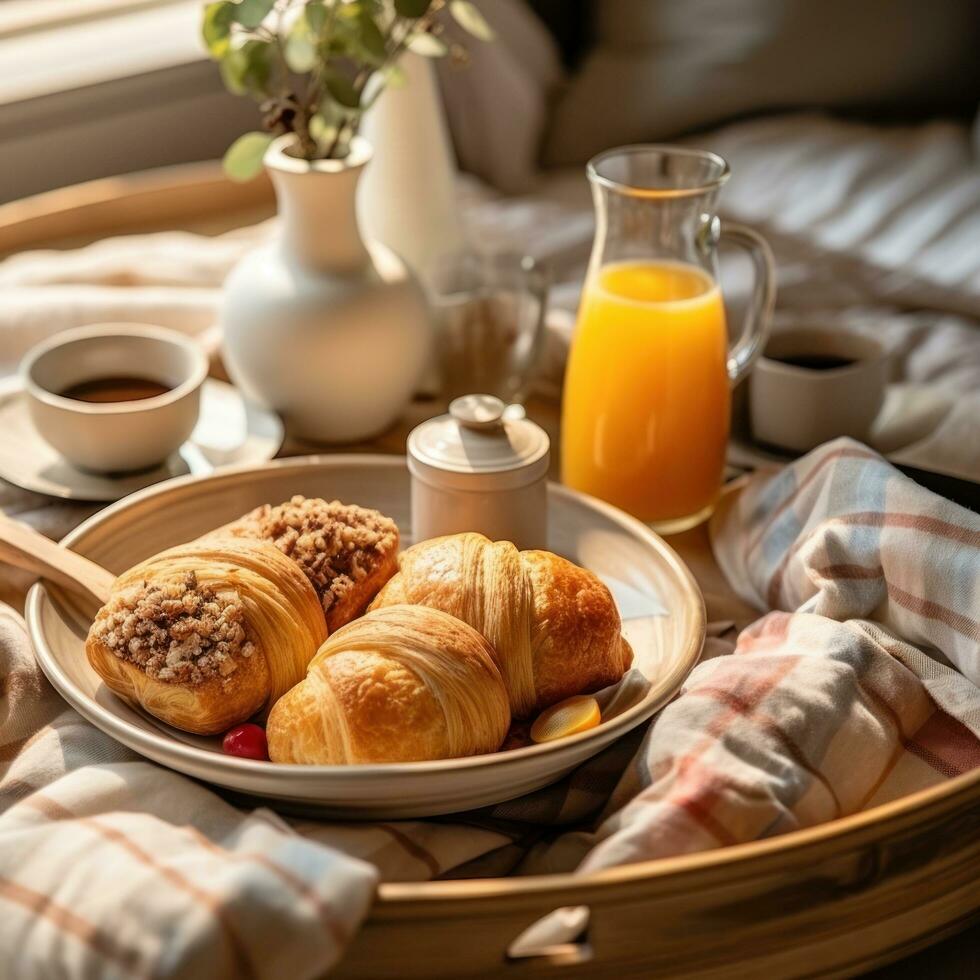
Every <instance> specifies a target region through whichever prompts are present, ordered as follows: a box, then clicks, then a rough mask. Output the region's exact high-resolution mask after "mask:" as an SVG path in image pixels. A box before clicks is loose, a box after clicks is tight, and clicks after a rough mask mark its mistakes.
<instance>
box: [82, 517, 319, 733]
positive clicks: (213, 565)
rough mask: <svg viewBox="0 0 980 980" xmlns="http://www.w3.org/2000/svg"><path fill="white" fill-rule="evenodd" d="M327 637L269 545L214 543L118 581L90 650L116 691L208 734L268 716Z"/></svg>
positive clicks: (290, 564)
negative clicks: (267, 711)
mask: <svg viewBox="0 0 980 980" xmlns="http://www.w3.org/2000/svg"><path fill="white" fill-rule="evenodd" d="M326 636H327V626H326V622H325V621H324V618H323V610H322V608H321V606H320V601H319V599H318V597H317V594H316V591H315V590H314V589H313V586H312V585H311V584H310V582H309V580H308V579H307V578H306V576H305V575H304V574H303V572H302V570H301V569H300V567H299V565H297V564H296V562H294V561H293V560H292V559H290V558H287V557H286V555H284V554H283V553H282V552H281V551H280V550H279V549H278V548H276V547H275V546H274V545H272V544H270V543H269V542H267V541H258V540H252V539H248V538H234V537H231V536H225V537H219V536H214V535H211V536H208V537H207V538H206V539H200V540H198V541H192V542H191V543H190V544H186V545H180V546H178V547H176V548H171V549H170V550H169V551H164V552H161V553H160V554H159V555H155V556H154V557H152V558H149V559H147V560H146V561H144V562H141V563H140V564H139V565H136V566H135V567H134V568H131V569H130V570H129V571H128V572H124V573H123V574H122V575H120V576H119V578H118V579H116V582H115V584H114V585H113V588H112V593H111V595H110V597H109V601H108V602H107V603H106V604H105V605H104V606H103V607H102V609H100V610H99V613H98V615H97V616H96V618H95V622H94V623H93V624H92V627H91V629H90V630H89V635H88V640H87V641H86V644H85V652H86V654H87V655H88V660H89V663H90V664H91V665H92V667H93V669H94V670H95V671H96V673H97V674H98V675H99V676H100V677H101V678H102V679H103V681H105V683H106V685H107V686H108V687H109V688H110V689H111V690H112V691H113V692H115V693H116V694H118V695H120V696H121V697H124V698H126V699H127V700H129V701H135V702H136V703H137V704H139V705H140V706H142V707H143V708H145V709H146V710H147V711H149V712H150V714H152V715H154V716H155V717H157V718H160V719H161V720H162V721H165V722H167V723H168V724H170V725H174V726H175V727H176V728H182V729H184V730H185V731H188V732H195V733H196V734H200V735H209V734H214V733H216V732H221V731H224V730H225V729H227V728H229V727H230V726H231V725H235V724H237V723H239V722H241V721H244V720H245V719H246V718H249V717H251V716H252V715H253V714H255V713H256V712H259V711H262V710H265V709H267V708H270V707H272V705H273V704H274V703H275V701H276V700H278V699H279V698H280V697H281V696H282V695H283V694H285V692H286V691H288V690H289V689H290V688H291V687H292V686H293V685H294V684H295V683H296V682H297V681H298V680H299V679H300V678H302V677H303V676H304V675H305V673H306V667H307V665H308V664H309V662H310V659H311V658H312V657H313V654H314V653H315V652H316V650H317V647H319V645H320V644H321V643H322V642H323V641H324V639H326Z"/></svg>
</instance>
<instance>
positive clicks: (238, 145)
mask: <svg viewBox="0 0 980 980" xmlns="http://www.w3.org/2000/svg"><path fill="white" fill-rule="evenodd" d="M271 142H272V136H270V135H269V133H258V132H255V133H246V134H245V135H244V136H239V137H238V139H237V140H235V142H234V143H232V144H231V146H229V147H228V150H227V152H226V153H225V157H224V160H222V166H223V167H224V171H225V173H226V174H227V175H228V176H229V177H230V178H231V179H232V180H235V181H246V180H251V179H252V178H253V177H255V176H257V175H258V174H259V173H260V172H261V170H262V158H263V157H264V156H265V151H266V150H267V149H268V148H269V144H270V143H271Z"/></svg>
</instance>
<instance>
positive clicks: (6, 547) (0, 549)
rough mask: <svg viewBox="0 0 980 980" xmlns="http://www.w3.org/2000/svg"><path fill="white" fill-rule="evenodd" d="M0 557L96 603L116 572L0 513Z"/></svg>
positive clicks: (101, 600) (104, 596) (104, 595)
mask: <svg viewBox="0 0 980 980" xmlns="http://www.w3.org/2000/svg"><path fill="white" fill-rule="evenodd" d="M0 561H2V562H6V563H7V564H9V565H15V566H17V568H23V569H26V570H27V571H29V572H34V573H36V574H37V575H39V576H40V577H41V578H43V579H47V580H48V581H49V582H53V583H54V584H55V585H60V586H61V587H62V588H64V589H69V590H70V591H72V592H74V593H76V594H79V595H82V596H85V597H88V596H93V597H94V598H95V599H96V600H97V601H98V603H99V605H100V606H102V605H104V604H105V603H106V601H107V600H108V598H109V590H110V589H111V588H112V583H113V582H114V581H115V580H116V576H115V575H113V574H112V572H110V571H107V570H106V569H104V568H103V567H102V566H101V565H96V563H95V562H94V561H90V560H89V559H88V558H83V557H82V556H81V555H78V554H75V552H74V551H69V550H68V549H67V548H62V547H61V545H59V544H55V542H54V541H52V540H51V539H50V538H46V537H45V536H44V535H43V534H39V533H38V532H37V531H35V530H34V529H33V528H32V527H28V526H27V525H26V524H22V523H21V522H20V521H14V520H11V519H10V518H9V517H5V516H4V515H2V514H0Z"/></svg>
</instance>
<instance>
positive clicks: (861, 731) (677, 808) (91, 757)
mask: <svg viewBox="0 0 980 980" xmlns="http://www.w3.org/2000/svg"><path fill="white" fill-rule="evenodd" d="M713 542H714V547H715V553H716V557H717V560H718V563H719V565H720V566H721V568H722V569H723V571H724V572H725V574H726V575H727V577H728V579H729V581H730V583H731V585H732V586H733V587H734V589H735V590H736V591H737V592H738V593H739V594H740V595H741V596H742V597H743V598H744V599H746V600H748V601H750V602H752V603H754V604H756V605H758V606H759V607H760V609H769V610H771V611H770V612H768V613H767V614H766V615H764V616H763V617H762V618H761V619H759V620H758V621H757V622H756V623H754V624H753V625H752V626H751V627H749V628H748V629H746V630H744V631H743V632H742V634H741V635H740V636H739V637H738V641H737V644H735V646H734V650H732V645H731V643H728V644H727V645H726V644H725V642H724V639H723V638H722V639H718V638H716V639H715V640H714V641H713V642H712V644H711V646H710V651H711V654H712V656H711V658H710V659H708V660H707V661H706V662H704V663H702V664H701V666H699V667H698V668H697V669H696V670H695V671H694V673H693V674H692V675H691V677H690V678H689V680H688V682H687V684H686V685H685V688H684V692H683V693H682V694H681V696H680V697H678V699H677V700H676V701H674V703H673V704H671V705H670V706H669V707H667V708H666V709H665V710H664V711H663V712H662V713H661V714H660V715H659V717H658V718H657V719H656V720H655V721H654V723H653V724H651V725H650V726H649V728H648V729H647V730H646V732H645V733H643V732H637V733H635V735H634V736H633V737H629V738H626V739H624V740H623V741H622V742H620V743H619V744H618V745H616V746H614V747H612V748H611V749H610V750H607V751H606V752H604V753H603V754H602V755H600V756H599V757H597V758H596V759H595V760H593V761H592V762H590V763H588V764H587V765H586V766H584V767H583V768H582V769H580V770H578V771H577V772H576V773H574V774H573V775H572V776H571V777H569V778H568V779H566V780H565V781H564V782H563V783H561V784H559V785H557V786H554V787H550V788H548V789H546V790H543V791H541V792H540V793H537V794H534V795H533V796H531V797H528V798H525V799H523V800H518V801H514V802H512V803H509V804H502V805H501V806H500V807H498V808H495V809H494V810H493V811H492V812H484V813H480V814H472V815H464V816H461V817H460V818H459V819H458V820H453V821H438V822H404V823H389V824H384V825H349V824H348V825H339V824H327V823H314V822H296V821H290V822H287V821H285V820H283V819H280V818H279V817H277V816H275V815H273V814H272V813H270V812H268V811H264V810H258V811H254V812H251V813H247V812H244V811H242V810H240V809H238V808H236V807H233V806H232V805H230V804H229V803H227V802H225V801H224V800H222V799H221V798H219V797H218V796H217V795H216V794H215V793H213V792H212V791H210V790H208V789H206V788H204V787H203V786H201V785H200V784H197V783H194V782H192V781H190V780H188V779H185V778H183V777H181V776H178V775H176V774H175V773H172V772H169V771H167V770H165V769H161V768H159V767H157V766H155V765H153V764H151V763H149V762H145V761H143V760H141V759H139V758H138V757H136V756H134V755H133V754H132V753H130V752H129V751H128V750H126V749H123V748H122V747H121V746H119V745H117V744H116V743H114V742H113V741H112V740H111V739H109V738H108V737H107V736H105V735H103V734H102V733H101V732H98V731H96V730H95V729H93V728H92V727H91V726H89V725H88V724H87V723H85V722H84V721H82V720H81V719H80V718H79V716H78V715H77V714H75V713H74V711H72V710H71V709H69V708H68V707H67V706H66V705H65V704H64V703H63V702H62V701H61V700H60V699H59V698H58V696H57V695H56V694H55V693H54V692H53V690H52V689H51V688H50V687H49V686H48V685H47V683H46V681H45V680H44V679H43V677H42V676H41V675H40V673H39V671H38V669H37V667H36V666H35V664H34V662H33V659H32V657H31V655H30V652H29V648H28V643H27V637H26V634H25V632H24V628H23V624H22V622H21V621H20V620H19V618H18V617H17V616H16V615H15V614H14V613H12V612H10V611H6V612H3V613H2V615H0V694H2V699H0V743H2V744H0V949H4V950H17V951H18V960H17V976H18V978H21V977H22V978H24V980H31V978H35V977H37V978H41V977H49V976H52V975H58V976H66V977H95V976H98V977H100V978H101V977H110V978H115V977H119V978H128V977H149V976H167V977H202V976H207V977H209V978H218V980H220V978H223V977H229V978H230V977H236V978H237V977H251V978H273V977H282V976H289V977H291V978H294V980H304V978H312V977H315V976H318V975H321V974H322V973H323V972H324V971H326V970H328V969H329V968H330V966H331V965H332V964H333V963H335V962H336V960H337V959H338V958H339V956H340V955H341V954H342V951H343V948H344V946H345V943H346V941H347V939H348V937H349V936H350V935H351V934H352V932H353V931H354V930H355V929H356V928H357V925H358V923H359V921H360V920H361V919H362V917H363V916H364V914H365V912H366V910H367V908H368V906H369V904H370V902H371V898H372V895H373V890H374V887H375V885H376V882H377V881H378V880H379V878H382V879H387V880H392V879H402V880H404V879H407V878H416V879H422V878H431V877H436V876H452V877H459V876H466V875H477V874H506V873H509V872H517V873H533V872H539V871H546V870H547V871H556V870H557V871H572V870H575V869H576V868H580V869H583V870H591V869H595V868H599V867H605V866H609V865H613V864H622V863H625V862H630V861H636V860H641V859H649V858H654V857H661V856H666V855H672V854H680V853H685V852H692V851H699V850H705V849H708V848H716V847H722V846H725V845H728V844H733V843H738V842H743V841H751V840H756V839H759V838H762V837H767V836H772V835H775V834H780V833H785V832H787V831H791V830H794V829H797V828H800V827H806V826H812V825H814V824H818V823H821V822H824V821H828V820H833V819H835V818H836V817H839V816H843V815H845V814H850V813H854V812H856V811H859V810H863V809H866V808H868V807H873V806H875V805H876V804H879V803H882V802H884V801H886V800H891V799H895V798H896V797H899V796H902V795H904V794H907V793H910V792H913V791H915V790H918V789H922V788H924V787H928V786H931V785H934V784H936V783H939V782H941V781H943V780H946V779H949V778H951V777H953V776H956V775H958V774H960V773H963V772H966V771H968V770H969V769H971V768H973V767H975V766H977V765H980V690H978V687H977V684H978V683H980V623H978V619H977V615H978V609H980V518H978V517H977V516H976V515H975V514H972V513H970V512H969V511H966V510H964V509H963V508H960V507H957V506H956V505H954V504H951V503H948V502H946V501H944V500H942V499H940V498H938V497H936V496H934V495H933V494H931V493H929V492H927V491H925V490H923V489H921V488H919V487H918V486H916V485H915V484H913V483H911V482H910V481H909V480H907V479H906V478H904V477H903V476H901V475H900V474H898V473H897V472H896V471H895V470H894V469H892V467H890V466H889V465H888V464H886V463H884V462H883V461H882V460H881V459H880V458H879V457H878V456H876V455H875V454H874V453H872V452H871V451H869V450H868V449H866V448H864V447H862V446H860V445H858V444H856V443H853V442H850V441H846V440H842V441H838V442H835V443H831V444H829V445H827V446H824V447H822V448H821V449H818V450H816V451H815V452H813V453H811V454H810V455H809V456H807V457H805V458H804V459H802V460H800V461H799V462H797V463H795V464H794V465H792V466H789V467H787V468H786V469H785V470H783V471H781V472H780V473H778V474H776V475H764V474H760V475H757V476H755V477H753V478H751V479H750V480H748V481H747V483H746V484H745V486H744V487H742V488H741V490H740V491H739V492H737V493H732V494H730V495H728V496H727V497H726V498H725V500H724V503H723V506H722V508H721V509H720V510H719V512H718V514H717V515H716V517H715V519H714V524H713ZM723 631H724V627H723V626H720V627H718V628H716V630H715V632H716V633H723ZM556 929H557V930H560V923H558V924H555V928H554V929H552V930H551V931H550V933H549V932H548V928H547V927H544V931H543V932H542V933H541V935H542V936H545V935H547V938H548V939H552V940H553V939H554V936H555V930H556Z"/></svg>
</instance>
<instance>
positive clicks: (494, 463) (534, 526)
mask: <svg viewBox="0 0 980 980" xmlns="http://www.w3.org/2000/svg"><path fill="white" fill-rule="evenodd" d="M549 453H550V443H549V440H548V435H547V433H546V432H545V431H544V430H543V429H542V428H541V427H540V426H538V425H536V424H535V423H534V422H532V421H531V420H530V419H527V418H522V417H510V412H509V411H508V410H507V406H506V405H505V404H504V403H503V402H502V401H501V400H500V399H499V398H494V397H493V396H492V395H464V396H463V397H462V398H457V399H455V400H454V401H453V402H451V403H450V405H449V414H448V415H440V416H438V417H436V418H433V419H429V420H428V421H427V422H423V423H422V424H421V425H419V426H417V427H416V428H415V429H413V430H412V432H411V433H410V434H409V437H408V469H409V471H410V472H411V474H412V536H413V538H414V539H415V540H416V541H424V540H426V539H427V538H434V537H438V536H440V535H443V534H456V533H459V532H461V531H479V532H480V533H481V534H485V535H486V536H487V537H488V538H490V540H491V541H512V542H513V543H514V544H515V545H516V546H517V547H518V548H519V549H521V550H525V549H528V548H542V549H543V548H547V546H548V541H547V527H548V514H547V508H548V488H547V487H548V459H549Z"/></svg>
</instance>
